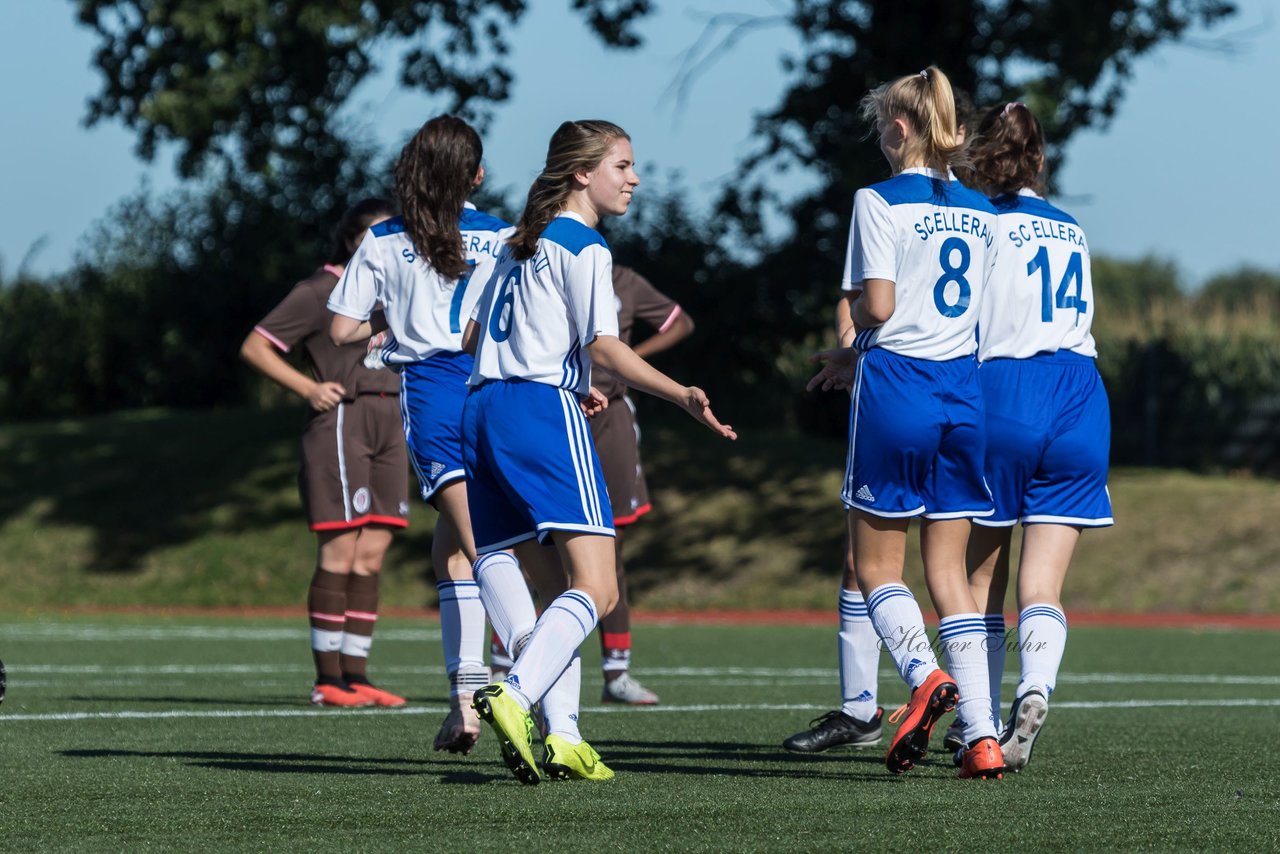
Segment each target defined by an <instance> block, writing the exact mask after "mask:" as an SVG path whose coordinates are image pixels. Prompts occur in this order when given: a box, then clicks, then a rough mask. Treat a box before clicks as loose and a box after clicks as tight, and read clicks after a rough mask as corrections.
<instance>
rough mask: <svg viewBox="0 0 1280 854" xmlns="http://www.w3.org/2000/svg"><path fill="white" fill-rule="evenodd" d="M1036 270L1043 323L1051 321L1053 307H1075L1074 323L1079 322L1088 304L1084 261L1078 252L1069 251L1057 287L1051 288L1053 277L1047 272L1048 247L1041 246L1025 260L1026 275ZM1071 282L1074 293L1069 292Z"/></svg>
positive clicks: (1032, 273)
mask: <svg viewBox="0 0 1280 854" xmlns="http://www.w3.org/2000/svg"><path fill="white" fill-rule="evenodd" d="M1036 270H1039V271H1040V319H1041V320H1042V321H1044V322H1045V323H1053V310H1054V309H1055V308H1067V309H1075V312H1076V320H1075V322H1076V324H1077V325H1078V324H1079V323H1080V315H1082V314H1084V313H1085V312H1087V311H1088V310H1089V304H1088V303H1087V302H1085V298H1084V294H1083V293H1082V291H1083V290H1084V261H1083V259H1081V257H1080V253H1079V252H1072V253H1071V260H1069V261H1068V262H1067V269H1066V271H1065V272H1063V274H1062V281H1060V282H1059V283H1058V289H1057V290H1056V291H1054V290H1053V278H1052V275H1051V274H1050V272H1049V248H1048V247H1047V246H1041V247H1040V251H1039V252H1037V253H1036V257H1034V258H1032V259H1031V260H1030V261H1028V262H1027V275H1028V276H1031V275H1034V274H1035V272H1036ZM1072 283H1074V284H1075V291H1076V292H1075V295H1074V296H1073V295H1072V294H1070V293H1069V291H1070V290H1071V285H1072Z"/></svg>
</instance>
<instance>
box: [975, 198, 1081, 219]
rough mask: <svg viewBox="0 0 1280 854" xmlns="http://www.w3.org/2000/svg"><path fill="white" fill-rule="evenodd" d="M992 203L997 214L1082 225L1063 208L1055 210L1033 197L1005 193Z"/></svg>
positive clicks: (1042, 200) (1043, 201)
mask: <svg viewBox="0 0 1280 854" xmlns="http://www.w3.org/2000/svg"><path fill="white" fill-rule="evenodd" d="M991 203H992V204H993V205H995V206H996V213H1002V214H1009V213H1023V214H1027V215H1029V216H1038V217H1040V218H1041V219H1052V220H1057V221H1058V222H1065V223H1069V224H1071V225H1074V226H1076V227H1079V225H1080V223H1078V222H1076V218H1075V217H1073V216H1072V215H1071V214H1069V213H1067V212H1066V211H1064V210H1062V209H1061V208H1055V207H1054V206H1053V205H1051V204H1049V203H1048V202H1046V201H1045V200H1044V199H1037V198H1035V197H1033V196H1020V195H1018V194H1017V193H1005V194H1004V195H1003V196H996V197H995V198H994V199H992V200H991Z"/></svg>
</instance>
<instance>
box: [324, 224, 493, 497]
mask: <svg viewBox="0 0 1280 854" xmlns="http://www.w3.org/2000/svg"><path fill="white" fill-rule="evenodd" d="M458 228H459V230H460V231H461V233H462V243H463V248H464V250H465V252H466V258H467V264H468V265H469V266H470V268H471V271H470V272H469V273H468V274H467V275H465V276H463V277H462V278H461V279H450V278H448V277H446V276H442V275H441V274H440V273H439V272H437V271H436V270H435V268H433V267H432V266H431V264H430V262H429V261H428V260H427V259H426V257H425V256H423V255H420V254H419V253H418V251H417V249H416V247H415V246H414V244H413V239H412V238H411V237H410V236H409V233H408V231H406V229H405V223H404V219H403V218H402V217H394V218H392V219H389V220H386V221H385V222H381V223H378V224H377V225H375V226H373V227H372V228H370V229H369V231H368V232H367V233H366V234H365V237H364V240H363V241H362V242H361V243H360V248H359V249H357V250H356V254H355V256H354V257H353V258H352V259H351V263H349V264H348V265H347V269H346V271H345V272H344V273H343V276H342V278H341V279H340V280H339V282H338V285H337V287H336V288H334V290H333V293H332V294H331V295H330V297H329V310H330V311H332V312H334V313H335V314H341V315H345V316H346V317H351V318H355V319H356V320H367V319H368V318H369V315H370V314H371V313H372V312H373V310H374V308H375V306H377V305H378V304H381V305H382V307H383V311H384V313H385V314H386V318H387V327H388V332H389V334H388V336H387V342H386V344H385V345H384V346H383V349H382V354H383V358H384V360H385V361H386V362H387V364H389V365H391V366H392V367H394V368H396V369H397V370H399V371H400V381H401V384H400V415H401V417H402V418H403V420H404V435H405V440H406V441H407V443H408V447H409V461H410V463H411V464H412V465H413V469H414V471H415V472H417V475H418V482H419V483H420V484H421V491H422V497H423V499H425V500H427V501H430V500H431V499H432V498H433V497H434V496H435V494H436V492H437V491H438V490H439V489H440V488H441V487H443V486H445V485H446V484H448V483H450V482H452V481H455V480H459V479H461V478H462V477H463V476H464V467H463V461H462V432H461V431H462V404H463V401H464V400H465V399H466V394H467V378H468V377H470V375H471V369H472V360H471V356H470V354H468V353H465V352H463V350H462V331H463V329H464V327H465V326H466V323H467V320H468V318H469V317H470V316H471V311H472V309H473V308H474V307H475V304H476V301H477V300H478V299H479V298H480V292H481V290H482V289H483V287H484V284H485V282H487V281H488V279H489V275H490V274H491V273H492V271H493V267H494V264H495V263H496V261H497V258H498V253H499V251H500V249H501V247H502V246H503V245H504V241H505V240H506V239H507V238H508V237H510V235H511V234H512V233H513V232H514V229H513V228H512V227H511V226H510V225H509V224H507V223H506V222H503V221H502V220H500V219H498V218H497V217H494V216H490V215H489V214H487V213H483V212H481V211H478V210H476V209H475V207H473V206H472V205H471V204H470V203H468V204H467V205H466V207H465V208H464V209H463V211H462V213H461V215H460V216H459V217H458Z"/></svg>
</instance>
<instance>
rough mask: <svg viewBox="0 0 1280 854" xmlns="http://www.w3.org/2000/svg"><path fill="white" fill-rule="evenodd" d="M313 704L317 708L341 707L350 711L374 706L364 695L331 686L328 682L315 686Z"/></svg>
mask: <svg viewBox="0 0 1280 854" xmlns="http://www.w3.org/2000/svg"><path fill="white" fill-rule="evenodd" d="M311 702H313V703H315V704H316V705H317V706H339V707H343V708H349V709H350V708H357V707H359V706H372V705H373V700H371V699H369V698H368V697H366V696H365V695H364V694H360V693H357V692H356V691H353V690H352V689H350V688H344V687H342V686H341V685H331V684H329V683H328V682H317V683H316V684H315V686H314V687H313V688H312V689H311Z"/></svg>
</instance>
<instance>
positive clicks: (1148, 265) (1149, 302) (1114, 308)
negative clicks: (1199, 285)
mask: <svg viewBox="0 0 1280 854" xmlns="http://www.w3.org/2000/svg"><path fill="white" fill-rule="evenodd" d="M1090 267H1091V268H1092V271H1093V290H1094V293H1095V294H1097V300H1098V303H1099V305H1101V306H1104V307H1105V308H1103V309H1102V310H1103V311H1105V312H1106V313H1107V314H1108V315H1124V316H1141V315H1143V314H1144V313H1146V312H1148V311H1149V310H1150V309H1151V308H1152V307H1153V306H1154V305H1155V304H1156V303H1161V302H1163V303H1169V304H1172V303H1176V302H1178V301H1179V300H1181V299H1182V298H1183V293H1182V284H1181V281H1180V280H1181V276H1180V275H1179V274H1178V268H1177V266H1176V265H1175V264H1173V263H1172V262H1171V261H1164V260H1161V259H1160V258H1157V257H1155V256H1154V255H1147V256H1145V257H1142V258H1139V259H1137V260H1135V261H1126V260H1121V259H1119V258H1107V257H1103V256H1094V257H1093V258H1092V259H1091V261H1090Z"/></svg>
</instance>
